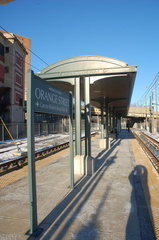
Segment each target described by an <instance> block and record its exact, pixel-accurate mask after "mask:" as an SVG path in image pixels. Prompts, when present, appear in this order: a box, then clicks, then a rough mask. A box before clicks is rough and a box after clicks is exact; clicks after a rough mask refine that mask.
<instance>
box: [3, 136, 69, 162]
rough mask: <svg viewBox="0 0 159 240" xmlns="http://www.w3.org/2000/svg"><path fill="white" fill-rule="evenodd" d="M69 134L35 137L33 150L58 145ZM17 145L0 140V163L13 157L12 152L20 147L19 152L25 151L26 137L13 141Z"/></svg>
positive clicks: (66, 138) (67, 137)
mask: <svg viewBox="0 0 159 240" xmlns="http://www.w3.org/2000/svg"><path fill="white" fill-rule="evenodd" d="M68 141H69V134H67V133H66V134H50V135H47V136H39V137H35V151H36V150H39V149H43V148H47V147H51V146H55V145H58V144H60V143H64V142H68ZM15 143H16V144H17V146H16V145H15V144H14V143H13V142H11V141H10V142H9V141H7V142H1V143H0V163H1V162H4V161H8V160H11V159H14V158H15V155H14V153H15V152H17V151H18V149H20V151H21V152H27V151H28V150H27V139H18V140H16V141H15Z"/></svg>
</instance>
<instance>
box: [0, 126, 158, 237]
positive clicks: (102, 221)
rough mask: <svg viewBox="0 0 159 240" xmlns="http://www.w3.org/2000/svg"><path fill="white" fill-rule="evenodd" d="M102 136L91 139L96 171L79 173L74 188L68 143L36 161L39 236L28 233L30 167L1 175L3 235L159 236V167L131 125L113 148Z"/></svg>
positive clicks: (0, 220)
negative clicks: (104, 143) (103, 146)
mask: <svg viewBox="0 0 159 240" xmlns="http://www.w3.org/2000/svg"><path fill="white" fill-rule="evenodd" d="M99 141H100V138H99V136H98V137H95V138H93V139H92V157H94V158H95V173H94V174H93V176H81V175H76V176H75V188H74V189H73V190H71V189H70V188H69V184H70V174H69V150H68V149H66V150H63V151H62V152H59V153H57V154H55V155H52V156H49V157H47V158H45V159H44V160H40V161H38V162H37V163H36V169H37V173H36V178H37V203H38V228H39V232H40V230H41V231H42V232H41V234H40V235H39V236H28V235H27V234H26V233H27V231H28V230H29V225H30V223H29V203H28V178H27V167H24V168H23V169H21V170H18V171H17V172H15V171H14V172H13V173H10V174H9V175H8V176H3V177H2V178H1V187H2V188H1V191H0V197H1V200H0V215H1V218H0V229H1V230H0V239H3V240H8V239H9V240H12V239H14V240H15V239H16V240H24V239H29V240H36V239H39V240H40V239H43V240H48V239H49V240H51V239H52V240H71V239H73V240H154V239H159V203H158V198H159V188H158V186H159V176H158V174H157V172H156V171H155V170H154V169H153V167H152V165H151V163H150V162H149V160H148V158H147V156H146V155H145V153H144V152H143V150H142V148H141V147H140V145H139V144H138V142H137V140H136V139H135V138H134V136H133V134H132V132H131V131H127V130H122V131H121V132H120V134H119V135H118V137H117V139H115V140H112V141H111V148H110V149H109V150H105V149H100V148H99ZM83 147H84V146H83ZM20 171H21V172H20ZM17 175H18V176H19V179H18V178H17ZM14 179H16V181H14ZM9 183H11V184H9Z"/></svg>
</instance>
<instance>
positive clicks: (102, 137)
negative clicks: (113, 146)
mask: <svg viewBox="0 0 159 240" xmlns="http://www.w3.org/2000/svg"><path fill="white" fill-rule="evenodd" d="M101 139H104V103H103V101H102V102H101Z"/></svg>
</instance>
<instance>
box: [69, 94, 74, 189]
mask: <svg viewBox="0 0 159 240" xmlns="http://www.w3.org/2000/svg"><path fill="white" fill-rule="evenodd" d="M69 140H70V188H73V187H74V152H73V104H72V93H70V115H69Z"/></svg>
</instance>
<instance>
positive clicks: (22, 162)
mask: <svg viewBox="0 0 159 240" xmlns="http://www.w3.org/2000/svg"><path fill="white" fill-rule="evenodd" d="M96 134H97V133H96V132H93V133H92V134H91V135H92V136H95V135H96ZM84 139H85V137H82V140H84ZM68 147H69V142H64V143H61V144H57V145H55V146H50V147H46V148H43V149H40V150H36V151H35V160H36V161H37V160H40V159H42V158H44V157H48V156H50V155H51V154H55V153H57V152H59V151H61V150H64V149H66V148H68ZM27 164H28V156H27V152H24V153H23V155H22V156H19V157H16V158H14V159H10V160H5V161H3V162H1V163H0V176H2V175H4V174H6V173H9V172H11V171H13V170H17V169H19V168H22V167H23V166H26V165H27Z"/></svg>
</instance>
